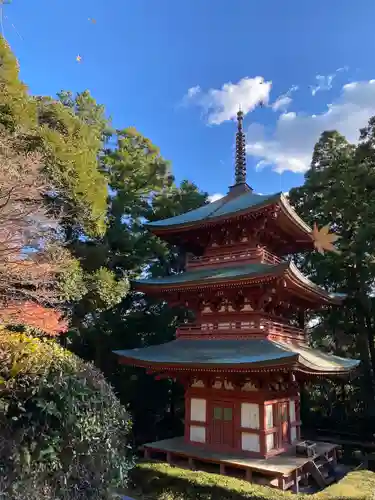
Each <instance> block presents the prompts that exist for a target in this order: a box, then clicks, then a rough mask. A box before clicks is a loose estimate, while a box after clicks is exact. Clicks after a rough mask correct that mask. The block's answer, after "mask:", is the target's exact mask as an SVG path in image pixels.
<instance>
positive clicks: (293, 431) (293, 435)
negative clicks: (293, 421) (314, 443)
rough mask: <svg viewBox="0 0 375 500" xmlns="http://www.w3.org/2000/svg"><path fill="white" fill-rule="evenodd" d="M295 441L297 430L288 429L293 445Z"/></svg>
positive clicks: (293, 428)
mask: <svg viewBox="0 0 375 500" xmlns="http://www.w3.org/2000/svg"><path fill="white" fill-rule="evenodd" d="M296 439H297V429H296V428H295V427H294V426H292V427H291V428H290V440H291V442H292V443H293V442H294V441H295V440H296Z"/></svg>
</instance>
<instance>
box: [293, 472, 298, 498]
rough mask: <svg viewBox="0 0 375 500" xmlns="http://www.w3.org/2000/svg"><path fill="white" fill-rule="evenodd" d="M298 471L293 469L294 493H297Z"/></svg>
mask: <svg viewBox="0 0 375 500" xmlns="http://www.w3.org/2000/svg"><path fill="white" fill-rule="evenodd" d="M298 476H299V472H298V469H296V470H295V471H294V485H295V493H299V479H298Z"/></svg>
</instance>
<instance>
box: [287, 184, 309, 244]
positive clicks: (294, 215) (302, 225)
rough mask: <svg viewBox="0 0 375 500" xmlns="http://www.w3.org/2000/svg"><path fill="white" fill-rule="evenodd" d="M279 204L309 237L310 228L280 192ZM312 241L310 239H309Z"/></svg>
mask: <svg viewBox="0 0 375 500" xmlns="http://www.w3.org/2000/svg"><path fill="white" fill-rule="evenodd" d="M280 206H281V207H282V208H283V209H284V213H285V214H286V215H287V216H288V217H289V218H290V219H292V220H293V222H294V223H295V224H296V225H297V226H298V227H299V228H300V229H301V231H302V232H303V233H304V234H305V235H308V236H309V237H310V234H311V233H312V228H311V227H310V226H309V225H308V224H306V222H305V221H304V220H303V219H302V218H301V217H300V216H299V215H298V214H297V212H296V211H295V210H294V208H293V207H292V205H291V204H290V203H289V201H288V199H287V198H286V196H285V195H284V194H283V193H281V195H280ZM311 242H312V240H311Z"/></svg>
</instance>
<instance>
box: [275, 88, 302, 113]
mask: <svg viewBox="0 0 375 500" xmlns="http://www.w3.org/2000/svg"><path fill="white" fill-rule="evenodd" d="M298 89H299V87H298V85H293V86H292V87H290V89H289V90H288V92H285V94H282V95H280V96H279V97H278V98H277V99H276V101H275V102H274V103H273V104H272V105H271V108H272V109H273V110H274V111H286V110H287V108H288V107H289V106H290V104H291V103H292V101H293V99H292V98H291V97H290V96H291V94H292V93H293V92H296V90H298Z"/></svg>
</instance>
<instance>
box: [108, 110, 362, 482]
mask: <svg viewBox="0 0 375 500" xmlns="http://www.w3.org/2000/svg"><path fill="white" fill-rule="evenodd" d="M242 120H243V114H242V113H241V112H239V113H238V130H237V135H236V171H235V184H234V185H233V186H231V187H230V188H229V192H228V194H227V195H226V196H225V197H223V198H222V199H220V200H218V201H215V202H213V203H210V204H206V205H204V206H202V207H200V208H198V209H195V210H192V211H190V212H188V213H185V214H183V215H179V216H176V217H172V218H170V219H166V220H161V221H158V222H153V223H150V224H148V227H149V228H150V230H151V231H152V232H153V233H154V234H155V235H157V236H159V237H160V238H163V239H164V240H166V241H167V242H169V243H171V244H177V245H180V246H182V247H184V248H185V249H186V250H187V252H188V257H187V262H186V271H185V272H184V273H181V274H175V275H172V276H166V277H163V278H150V279H145V280H138V281H136V282H135V286H136V287H137V289H138V290H140V291H142V292H144V293H147V294H155V295H158V296H160V297H162V298H163V300H166V301H168V303H169V304H171V305H176V304H184V305H185V306H186V307H187V308H189V309H190V310H192V311H193V312H194V315H195V320H194V323H192V324H184V325H183V326H181V327H180V328H179V329H178V330H177V332H176V340H173V341H172V342H168V343H166V344H163V345H157V346H150V347H145V348H141V349H133V350H128V351H116V354H118V355H119V356H120V362H122V363H125V364H128V365H133V366H139V367H144V368H146V369H147V370H148V371H149V372H152V373H155V374H158V375H160V376H162V377H164V376H165V377H170V378H173V379H176V380H178V381H180V382H181V383H183V384H184V386H185V389H186V393H185V394H186V395H185V403H186V404H185V436H184V440H183V442H182V441H181V439H182V438H176V439H180V441H179V443H180V445H179V446H180V447H178V446H177V448H178V449H177V448H176V446H174V447H173V446H172V447H171V443H170V442H171V440H167V441H168V442H169V448H168V446H167V445H165V446H164V445H163V443H164V444H165V443H166V442H167V441H165V442H160V445H158V443H152V445H150V446H149V448H150V449H155V450H165V451H167V453H173V452H175V451H176V449H177V452H178V451H179V452H180V455H183V454H185V455H186V456H190V457H195V458H197V457H198V458H199V457H201V458H202V457H203V458H204V456H206V458H207V456H209V457H211V461H213V462H217V463H221V464H222V463H224V462H223V460H224V459H223V456H227V458H228V457H232V460H231V461H230V463H231V464H232V465H233V464H234V465H235V464H236V461H235V460H234V459H233V457H234V456H236V457H237V462H238V461H240V463H244V462H243V461H244V460H245V459H250V458H253V459H267V460H270V457H275V456H276V455H280V456H281V455H282V454H283V453H286V452H288V450H290V448H291V446H292V445H293V443H296V442H298V440H299V439H300V426H301V421H300V410H299V406H300V396H299V387H300V383H301V382H303V381H305V380H306V379H307V378H310V377H322V376H332V375H342V374H347V373H349V372H350V371H351V370H353V369H354V368H355V367H356V366H357V365H358V363H359V362H358V361H356V360H349V359H343V358H340V357H337V356H334V355H329V354H326V353H323V352H321V351H318V350H316V349H313V348H311V347H309V346H308V344H307V340H306V336H305V332H304V329H303V325H301V318H302V317H303V313H304V312H305V311H306V310H307V309H310V310H312V309H315V310H317V309H319V308H324V307H327V306H330V305H338V304H340V303H341V302H342V300H343V298H344V296H343V295H338V294H332V293H329V292H327V291H325V290H324V289H322V288H320V287H319V286H317V285H315V284H314V283H312V282H311V281H310V280H309V279H308V278H307V277H305V276H304V275H303V274H302V273H301V272H300V271H299V270H298V269H297V267H296V266H295V265H294V264H293V262H292V261H290V260H283V256H285V255H289V256H290V255H291V254H294V253H297V252H300V251H306V250H307V249H311V250H313V247H314V239H313V231H312V230H311V228H310V227H309V226H308V225H306V224H305V223H304V222H303V220H301V218H300V217H299V216H298V215H297V213H296V212H295V211H294V210H293V208H292V207H291V205H290V204H289V203H288V200H287V198H286V197H285V196H284V195H283V194H282V193H277V194H275V195H267V196H263V195H258V194H255V193H254V192H253V190H252V189H251V188H250V187H249V186H248V184H247V183H246V163H245V136H244V133H243V129H242ZM298 318H299V322H298ZM176 442H177V441H176ZM175 444H176V443H175ZM146 447H147V445H146ZM192 450H193V451H192ZM194 450H196V452H194ZM198 452H199V453H198ZM225 454H226V455H225ZM212 457H213V458H212ZM215 457H216V458H215ZM220 457H221V458H220ZM241 457H242V458H241ZM228 460H229V459H228ZM241 460H242V462H241ZM263 462H264V460H263ZM248 463H249V464H250V462H248ZM254 463H255V462H254ZM254 463H253V465H254ZM269 463H271V462H269ZM237 465H238V464H237ZM250 465H251V464H250ZM251 468H252V469H253V470H254V466H252V467H250V469H251ZM295 468H297V466H296V467H295ZM255 469H256V467H255ZM271 469H272V467H271ZM280 470H281V469H280ZM275 474H276V472H275ZM280 474H281V473H280ZM283 474H284V476H285V477H286V476H287V475H288V474H286V473H285V470H284V472H283Z"/></svg>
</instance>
